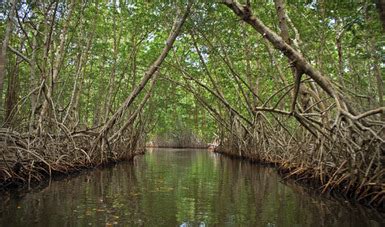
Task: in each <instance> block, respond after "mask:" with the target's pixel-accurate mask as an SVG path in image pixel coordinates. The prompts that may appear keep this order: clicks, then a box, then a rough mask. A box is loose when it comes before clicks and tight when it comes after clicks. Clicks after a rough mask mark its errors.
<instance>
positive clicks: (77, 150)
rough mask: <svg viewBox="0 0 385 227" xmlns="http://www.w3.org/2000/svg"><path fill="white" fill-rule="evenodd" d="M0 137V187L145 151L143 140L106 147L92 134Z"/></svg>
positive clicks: (74, 171)
mask: <svg viewBox="0 0 385 227" xmlns="http://www.w3.org/2000/svg"><path fill="white" fill-rule="evenodd" d="M12 136H13V134H12V133H8V138H7V139H2V138H1V140H0V142H1V143H0V144H1V145H2V146H1V147H0V154H2V156H0V190H8V189H15V188H26V187H29V186H35V185H39V184H40V183H42V182H44V181H47V180H51V179H57V178H59V179H61V178H63V177H66V176H70V175H73V174H77V173H79V172H82V171H84V170H89V169H94V168H101V167H106V166H110V165H113V164H115V163H117V162H121V161H129V160H132V159H133V157H135V156H136V155H140V154H144V152H145V149H144V144H143V143H138V142H134V143H130V142H127V141H123V140H122V141H121V142H118V143H115V144H109V145H108V146H106V149H102V150H101V149H99V148H95V146H93V143H92V141H93V139H94V137H91V136H78V137H63V138H55V137H52V138H47V137H35V138H33V137H21V136H18V137H17V138H14V139H13V140H11V139H12Z"/></svg>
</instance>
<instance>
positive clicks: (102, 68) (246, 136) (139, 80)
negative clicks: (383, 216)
mask: <svg viewBox="0 0 385 227" xmlns="http://www.w3.org/2000/svg"><path fill="white" fill-rule="evenodd" d="M384 15H385V1H383V0H378V1H374V0H373V1H348V0H342V1H326V0H313V1H310V0H309V1H303V0H288V1H285V0H269V1H264V0H251V1H250V0H249V1H242V0H239V1H235V0H223V1H220V0H218V1H214V0H213V1H123V0H114V1H111V0H110V1H92V2H91V1H75V0H68V1H25V0H23V1H16V0H8V1H5V2H4V3H3V4H2V5H1V12H0V21H1V24H0V34H1V36H0V38H1V40H2V47H1V48H2V49H1V56H0V124H1V129H0V143H1V144H2V145H1V148H0V150H1V151H2V154H3V155H2V157H3V161H1V162H2V163H4V164H0V181H1V184H2V185H9V184H11V183H12V184H13V183H15V182H18V183H20V182H22V183H23V182H24V183H25V182H26V181H31V179H32V180H37V181H38V180H40V179H43V178H44V176H46V175H51V174H53V173H63V172H68V171H72V170H75V169H77V168H79V167H81V166H95V165H99V164H103V163H108V162H111V161H116V160H122V159H130V158H131V157H132V156H133V155H135V154H137V153H139V152H141V151H143V149H144V147H145V144H146V143H147V144H150V143H151V144H152V145H159V146H160V145H167V146H202V145H206V144H207V143H213V144H214V145H215V146H217V145H218V147H216V150H217V151H220V152H223V153H227V154H230V155H235V156H242V157H246V158H250V159H253V160H256V161H260V162H267V163H274V164H276V165H279V166H280V167H281V168H282V169H283V170H284V171H285V172H287V173H289V175H290V176H294V177H298V178H299V179H306V180H311V181H312V182H314V183H316V184H319V185H320V188H321V191H323V192H326V191H329V190H332V189H336V190H338V191H339V192H341V193H343V194H344V195H345V196H348V197H353V198H355V199H357V200H359V201H362V202H364V203H366V204H370V205H373V206H379V207H381V206H382V207H384V203H385V200H384V195H385V194H384V193H385V168H384V167H385V105H384V98H385V96H384V82H383V81H384V74H385V36H384V34H385V16H384Z"/></svg>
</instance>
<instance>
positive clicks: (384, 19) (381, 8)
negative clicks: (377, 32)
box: [376, 0, 385, 32]
mask: <svg viewBox="0 0 385 227" xmlns="http://www.w3.org/2000/svg"><path fill="white" fill-rule="evenodd" d="M376 5H377V9H378V13H379V14H380V20H381V23H382V28H383V29H384V32H385V0H377V3H376Z"/></svg>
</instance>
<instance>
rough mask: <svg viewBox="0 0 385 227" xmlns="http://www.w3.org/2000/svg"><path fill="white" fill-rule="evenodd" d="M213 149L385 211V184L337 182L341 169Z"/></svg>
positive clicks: (285, 176) (289, 178)
mask: <svg viewBox="0 0 385 227" xmlns="http://www.w3.org/2000/svg"><path fill="white" fill-rule="evenodd" d="M212 151H213V152H215V153H218V154H221V155H225V156H227V157H230V158H234V159H242V160H247V161H250V162H252V163H256V164H258V165H266V166H272V167H275V168H276V169H277V172H278V173H279V174H280V175H281V176H282V178H283V179H284V180H293V181H294V182H295V183H298V184H300V185H302V186H305V187H307V188H311V189H313V190H316V191H317V192H318V193H319V194H328V195H332V196H335V197H337V198H342V199H344V200H347V201H349V202H351V203H355V204H361V205H364V206H366V207H370V208H374V209H376V210H378V211H380V212H382V213H385V185H365V186H362V185H360V184H359V182H355V183H352V179H345V180H344V181H341V180H339V181H336V180H334V178H335V175H336V173H337V172H338V169H337V171H336V172H334V174H330V173H327V172H324V173H322V172H320V171H319V170H318V169H316V168H312V167H310V166H305V165H303V163H301V164H300V165H298V164H295V163H290V162H289V161H283V160H273V159H263V158H257V157H256V156H252V155H250V154H246V155H244V154H242V153H235V152H231V151H229V150H227V149H224V148H223V147H220V146H219V147H217V148H215V149H213V150H212ZM347 182H349V184H347Z"/></svg>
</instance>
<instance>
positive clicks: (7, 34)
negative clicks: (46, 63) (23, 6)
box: [0, 0, 16, 116]
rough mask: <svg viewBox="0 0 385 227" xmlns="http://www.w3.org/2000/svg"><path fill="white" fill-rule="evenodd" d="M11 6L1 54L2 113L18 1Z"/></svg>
mask: <svg viewBox="0 0 385 227" xmlns="http://www.w3.org/2000/svg"><path fill="white" fill-rule="evenodd" d="M10 4H11V7H10V10H9V14H8V20H7V27H6V29H5V34H4V39H3V42H2V45H1V53H0V112H1V110H3V87H4V78H5V65H6V57H7V48H8V43H9V39H10V37H11V33H12V28H13V26H12V25H13V24H12V23H13V22H12V19H13V17H14V15H15V9H16V0H12V1H11V2H10ZM0 116H3V115H2V113H0Z"/></svg>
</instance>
